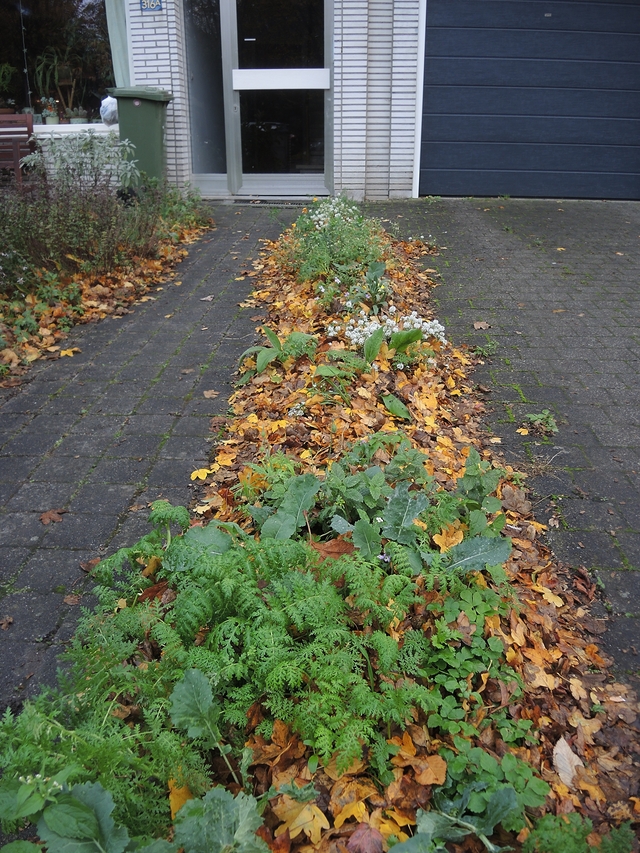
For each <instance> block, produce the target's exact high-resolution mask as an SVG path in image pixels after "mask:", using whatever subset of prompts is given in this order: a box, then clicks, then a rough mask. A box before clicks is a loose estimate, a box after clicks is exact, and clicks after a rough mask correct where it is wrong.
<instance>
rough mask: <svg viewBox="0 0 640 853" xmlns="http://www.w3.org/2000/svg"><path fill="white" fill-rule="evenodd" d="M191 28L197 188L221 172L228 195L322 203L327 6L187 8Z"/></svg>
mask: <svg viewBox="0 0 640 853" xmlns="http://www.w3.org/2000/svg"><path fill="white" fill-rule="evenodd" d="M185 23H186V32H187V51H188V52H187V61H188V65H189V86H190V102H191V108H192V116H191V129H192V161H193V165H194V173H195V174H194V180H195V182H196V184H197V185H200V186H201V187H203V183H202V181H199V180H198V175H199V174H202V175H209V176H211V173H210V172H209V170H210V169H212V170H213V169H215V171H216V172H217V173H218V177H221V176H220V174H219V172H220V171H221V165H222V164H224V166H223V168H224V169H225V171H226V173H227V182H228V187H229V190H230V192H231V193H232V194H240V195H254V194H255V195H291V194H296V195H298V194H299V195H306V194H326V192H327V190H326V187H325V160H326V157H327V147H328V146H327V144H326V139H327V138H328V133H327V122H326V120H325V117H326V116H327V115H328V107H329V102H330V84H331V83H330V70H329V68H328V67H326V65H325V53H326V45H325V40H326V28H325V8H324V0H185ZM216 40H217V44H214V42H216ZM206 92H208V93H209V97H208V109H207V108H205V114H204V115H201V114H200V113H199V112H197V111H196V112H194V106H196V105H197V104H200V105H202V104H204V102H205V101H206V100H207V98H206ZM221 140H224V146H223V147H224V150H223V147H222V146H221V144H220V143H221ZM205 183H206V181H205ZM203 188H204V187H203Z"/></svg>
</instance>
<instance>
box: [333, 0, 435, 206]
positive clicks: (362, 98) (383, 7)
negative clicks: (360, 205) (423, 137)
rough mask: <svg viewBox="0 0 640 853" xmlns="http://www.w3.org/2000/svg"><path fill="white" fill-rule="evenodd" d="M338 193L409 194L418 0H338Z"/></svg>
mask: <svg viewBox="0 0 640 853" xmlns="http://www.w3.org/2000/svg"><path fill="white" fill-rule="evenodd" d="M334 9H335V24H334V28H335V29H334V45H335V56H334V63H335V66H334V67H335V71H334V87H335V89H334V134H335V143H334V144H335V166H334V168H335V191H336V192H346V193H347V194H348V195H350V196H352V197H353V198H357V199H360V198H371V199H376V198H406V197H410V196H411V195H412V190H413V174H414V159H415V134H416V98H417V96H418V85H419V83H418V75H417V73H416V69H417V68H418V65H419V44H420V39H419V21H420V0H335V6H334Z"/></svg>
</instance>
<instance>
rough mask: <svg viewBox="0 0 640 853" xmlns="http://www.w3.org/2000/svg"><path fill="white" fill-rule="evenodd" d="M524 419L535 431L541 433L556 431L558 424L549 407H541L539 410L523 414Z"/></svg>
mask: <svg viewBox="0 0 640 853" xmlns="http://www.w3.org/2000/svg"><path fill="white" fill-rule="evenodd" d="M524 421H525V423H526V424H529V425H530V426H531V427H532V428H533V429H534V430H536V432H539V433H541V434H542V435H553V434H554V433H556V432H558V424H557V422H556V419H555V417H554V416H553V415H552V414H551V412H550V411H549V409H543V410H542V411H541V412H538V413H534V414H531V415H525V417H524Z"/></svg>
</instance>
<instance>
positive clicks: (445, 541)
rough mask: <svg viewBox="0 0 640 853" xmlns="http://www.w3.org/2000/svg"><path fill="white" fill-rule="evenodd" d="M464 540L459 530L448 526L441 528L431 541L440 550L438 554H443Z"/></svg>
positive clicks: (453, 526)
mask: <svg viewBox="0 0 640 853" xmlns="http://www.w3.org/2000/svg"><path fill="white" fill-rule="evenodd" d="M463 538H464V533H463V531H462V530H460V529H459V528H456V527H455V525H453V524H449V525H447V527H443V528H442V530H441V531H440V533H436V535H435V536H434V537H433V541H434V542H435V543H436V545H438V546H439V548H440V553H441V554H444V553H445V552H446V551H448V550H449V548H453V546H454V545H459V544H460V543H461V542H462V540H463Z"/></svg>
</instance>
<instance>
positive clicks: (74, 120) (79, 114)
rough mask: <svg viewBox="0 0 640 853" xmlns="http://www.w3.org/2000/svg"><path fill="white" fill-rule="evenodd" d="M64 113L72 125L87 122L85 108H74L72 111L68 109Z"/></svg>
mask: <svg viewBox="0 0 640 853" xmlns="http://www.w3.org/2000/svg"><path fill="white" fill-rule="evenodd" d="M64 113H65V115H66V117H67V118H68V119H69V123H70V124H86V122H87V111H86V110H85V109H84V108H83V107H74V109H72V110H70V109H69V108H68V107H67V109H66V110H65V111H64Z"/></svg>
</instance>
